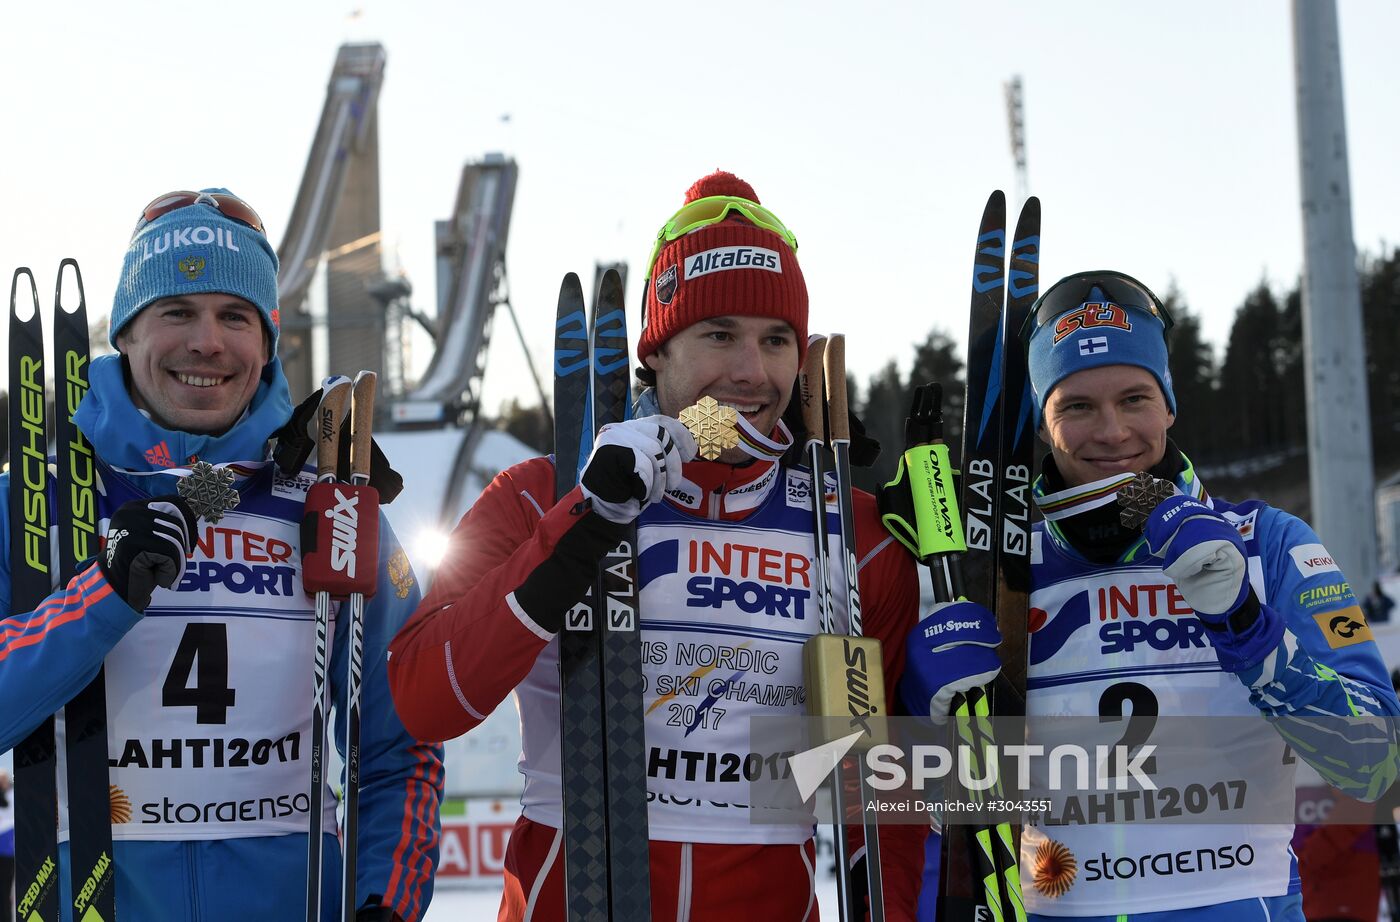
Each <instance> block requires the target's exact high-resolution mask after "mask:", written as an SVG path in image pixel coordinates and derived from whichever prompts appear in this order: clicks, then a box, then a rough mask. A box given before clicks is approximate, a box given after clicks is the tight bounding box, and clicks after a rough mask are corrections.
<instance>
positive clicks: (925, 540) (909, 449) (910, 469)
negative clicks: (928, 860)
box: [885, 383, 1025, 922]
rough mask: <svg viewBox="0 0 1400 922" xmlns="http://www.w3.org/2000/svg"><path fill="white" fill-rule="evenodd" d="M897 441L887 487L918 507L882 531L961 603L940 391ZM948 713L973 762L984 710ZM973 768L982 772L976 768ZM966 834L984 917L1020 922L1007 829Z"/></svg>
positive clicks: (928, 396) (981, 743)
mask: <svg viewBox="0 0 1400 922" xmlns="http://www.w3.org/2000/svg"><path fill="white" fill-rule="evenodd" d="M904 437H905V445H906V450H905V453H904V455H903V457H902V458H901V459H900V470H899V474H898V475H897V478H896V481H895V483H894V484H891V486H895V485H896V484H898V483H899V482H900V481H901V480H902V479H904V478H906V477H907V479H908V484H907V488H908V489H909V490H910V491H911V492H912V494H913V495H914V496H916V497H918V498H920V500H922V501H916V502H915V504H914V514H915V520H916V521H915V524H914V525H913V526H912V527H911V526H910V525H908V524H907V523H900V520H899V519H898V518H895V517H892V516H889V515H887V516H886V517H885V521H886V524H887V525H892V524H894V525H898V524H902V527H899V528H896V527H891V529H890V530H891V532H892V533H894V534H895V536H896V537H897V538H899V539H900V540H901V542H902V543H904V544H905V546H906V547H909V548H910V549H911V550H913V551H914V553H915V555H916V556H917V557H918V558H919V559H920V560H921V561H922V562H923V563H925V564H927V566H928V568H929V577H930V581H931V584H932V587H933V594H934V598H935V599H936V600H937V601H938V602H940V603H942V602H954V601H958V600H960V599H962V598H963V597H964V596H963V592H962V571H961V567H960V566H959V555H960V554H961V553H962V552H965V551H966V550H967V542H966V539H965V536H964V533H963V523H962V515H961V511H960V510H959V508H958V502H957V490H956V488H955V485H954V483H953V468H952V463H951V460H950V458H949V454H948V446H947V444H946V443H945V442H944V441H943V389H942V386H941V385H939V384H937V383H932V384H927V385H921V386H919V387H917V388H916V389H915V391H914V398H913V402H912V406H911V408H910V411H909V416H908V417H906V418H905V421H904ZM892 520H893V521H892ZM911 532H912V535H911ZM911 540H912V541H913V543H912V544H911ZM951 714H952V717H953V718H954V719H955V720H956V721H957V727H958V733H959V735H960V736H961V737H962V739H963V741H964V742H966V743H967V744H968V747H969V749H970V751H971V752H972V753H973V754H974V755H975V756H977V757H979V759H980V758H981V757H982V756H983V754H984V753H985V752H986V747H987V746H988V745H990V744H991V743H992V742H993V739H992V737H991V735H990V733H989V732H988V730H987V725H986V720H987V718H988V716H989V710H988V705H987V698H986V694H985V692H984V690H983V689H981V688H974V689H972V690H971V691H970V692H968V694H966V695H963V694H958V695H956V696H954V698H953V702H952V709H951ZM984 764H985V763H984ZM978 768H979V769H982V768H983V765H979V766H978ZM998 791H999V786H998V788H994V789H993V792H992V796H993V797H996V796H998ZM973 796H974V797H976V798H978V799H979V800H981V799H982V797H981V795H980V793H976V792H974V793H973ZM969 832H970V834H971V836H972V839H973V841H974V842H976V845H977V847H976V848H973V849H971V854H972V860H973V863H974V864H975V865H976V867H975V868H974V869H972V870H973V874H974V876H975V878H976V879H977V880H979V881H980V882H981V884H982V890H983V894H984V899H985V901H986V905H987V907H988V909H989V910H990V912H991V917H992V918H993V919H994V920H1002V919H1014V920H1017V922H1023V920H1024V919H1025V911H1024V909H1023V907H1022V903H1021V882H1020V871H1019V867H1018V858H1017V855H1016V853H1015V849H1014V847H1013V845H1012V842H1013V838H1012V832H1011V826H1010V824H1009V823H998V824H996V826H995V827H993V826H991V825H989V824H986V823H980V824H976V825H974V826H973V827H972V828H971V830H970V831H969ZM952 834H953V830H951V829H949V828H947V827H945V828H944V844H945V847H944V856H945V861H944V868H945V870H947V869H948V868H949V862H948V860H947V856H948V854H949V851H948V847H947V845H948V843H949V842H950V841H951V840H952Z"/></svg>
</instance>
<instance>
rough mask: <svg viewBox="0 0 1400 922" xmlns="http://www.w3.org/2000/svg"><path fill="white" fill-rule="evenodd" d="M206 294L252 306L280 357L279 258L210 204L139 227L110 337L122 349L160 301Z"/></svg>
mask: <svg viewBox="0 0 1400 922" xmlns="http://www.w3.org/2000/svg"><path fill="white" fill-rule="evenodd" d="M200 191H201V192H209V193H214V192H221V193H223V194H225V195H232V194H233V193H231V192H229V191H228V190H227V189H201V190H200ZM205 292H220V293H223V294H230V295H237V296H238V297H240V298H243V299H244V300H246V301H248V302H250V303H252V304H253V305H254V306H255V307H256V308H257V309H258V313H260V314H262V319H263V323H264V324H266V326H267V331H268V334H269V336H270V337H271V340H272V344H271V349H270V352H271V354H272V355H276V354H277V332H278V327H279V325H280V320H279V317H278V313H277V253H276V251H275V250H273V249H272V244H270V243H268V240H267V237H266V236H265V235H264V234H262V233H260V232H259V231H256V230H254V229H253V228H251V227H249V226H248V225H247V224H243V223H242V222H239V221H235V220H233V219H232V218H229V217H227V216H226V215H224V214H222V213H221V212H220V211H219V209H218V208H217V207H216V206H215V204H214V203H213V202H212V201H208V202H206V201H204V200H200V201H199V202H196V203H195V204H192V205H188V206H185V207H183V208H176V209H175V210H174V211H168V212H166V213H165V214H163V215H161V216H160V217H158V218H156V219H155V220H154V221H152V222H150V223H149V224H142V225H138V226H137V228H136V232H135V233H134V234H132V236H131V246H130V248H129V249H127V251H126V259H125V260H124V261H123V263H122V277H121V281H120V282H119V283H118V285H117V293H116V295H115V297H114V298H113V300H112V320H111V326H110V327H109V328H108V335H107V338H108V340H109V341H110V342H111V343H112V347H113V348H117V334H118V333H120V332H121V330H122V328H123V327H125V326H126V325H127V324H128V323H130V322H131V320H132V318H134V317H135V316H136V315H137V314H138V313H140V311H141V310H142V309H143V308H145V307H146V306H147V305H149V304H150V303H151V302H153V301H157V300H159V299H161V298H172V297H176V296H178V295H189V294H201V293H205Z"/></svg>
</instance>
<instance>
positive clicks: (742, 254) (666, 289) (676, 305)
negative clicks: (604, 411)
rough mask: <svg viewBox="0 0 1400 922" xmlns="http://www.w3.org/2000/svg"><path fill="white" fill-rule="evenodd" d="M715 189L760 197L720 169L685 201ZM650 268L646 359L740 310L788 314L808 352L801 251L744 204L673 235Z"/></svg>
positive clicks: (642, 347)
mask: <svg viewBox="0 0 1400 922" xmlns="http://www.w3.org/2000/svg"><path fill="white" fill-rule="evenodd" d="M715 195H729V196H735V197H737V198H741V199H746V200H747V201H749V202H752V203H753V204H755V205H757V204H758V203H759V202H758V195H757V194H756V193H755V192H754V191H753V186H750V185H749V184H748V183H746V182H744V181H743V180H742V179H740V178H739V177H737V176H735V175H734V174H733V173H726V172H724V171H722V170H716V171H715V172H713V173H711V174H710V175H709V176H706V177H705V178H703V179H701V180H699V181H698V182H696V183H695V185H693V186H691V187H690V189H688V190H687V191H686V193H685V204H686V205H689V204H690V203H691V202H694V201H696V200H697V199H702V198H708V197H710V196H715ZM648 269H649V270H650V271H649V273H648V274H649V276H650V279H649V283H648V284H647V288H646V293H645V296H644V298H643V302H642V311H643V313H642V339H641V342H640V343H639V344H638V346H637V358H638V359H639V360H644V359H645V358H646V357H647V356H649V355H651V354H652V353H653V352H655V351H656V349H657V347H658V346H660V345H661V344H662V343H664V342H665V341H666V340H668V339H670V338H671V337H672V336H675V335H676V334H677V333H679V332H680V331H681V330H684V329H685V328H686V327H688V326H690V325H691V324H693V323H697V322H699V321H701V320H705V319H707V318H710V317H724V316H736V315H737V316H750V317H775V318H777V319H779V320H785V321H787V322H788V323H789V324H790V325H791V326H792V329H793V332H794V333H795V334H796V336H797V344H798V350H799V352H802V353H805V352H806V351H807V283H806V282H805V281H803V279H802V270H801V269H800V268H799V267H798V265H797V253H796V250H795V248H794V247H792V246H789V245H788V242H787V240H785V239H784V237H783V235H782V234H780V233H778V232H776V231H772V230H768V229H767V228H763V227H759V226H757V225H755V224H752V223H750V222H749V220H748V219H746V218H745V217H744V216H743V215H742V214H740V213H739V212H738V211H732V210H731V211H730V212H729V213H728V214H727V215H725V217H724V219H723V220H721V221H719V222H718V223H715V224H706V225H704V226H703V227H699V228H697V229H695V230H693V231H691V232H690V233H688V234H686V235H685V236H683V237H679V238H677V239H675V240H672V241H669V242H667V243H666V244H665V245H664V246H663V247H662V248H661V251H660V252H659V253H658V254H657V257H656V262H655V263H654V264H653V265H652V266H649V267H648Z"/></svg>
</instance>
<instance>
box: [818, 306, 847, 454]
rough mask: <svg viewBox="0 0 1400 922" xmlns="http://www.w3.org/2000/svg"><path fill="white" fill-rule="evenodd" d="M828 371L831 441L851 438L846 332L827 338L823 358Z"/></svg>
mask: <svg viewBox="0 0 1400 922" xmlns="http://www.w3.org/2000/svg"><path fill="white" fill-rule="evenodd" d="M823 370H824V371H825V373H826V400H827V414H826V415H827V425H828V426H830V427H831V441H833V442H849V441H850V440H851V416H850V413H849V408H848V406H847V403H846V334H844V333H833V334H832V335H831V336H829V337H827V340H826V356H825V358H824V360H823Z"/></svg>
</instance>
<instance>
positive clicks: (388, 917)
mask: <svg viewBox="0 0 1400 922" xmlns="http://www.w3.org/2000/svg"><path fill="white" fill-rule="evenodd" d="M355 922H403V920H402V919H400V918H399V915H398V913H396V912H394V910H392V909H390V908H389V907H388V906H361V907H360V911H359V912H357V913H355Z"/></svg>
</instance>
